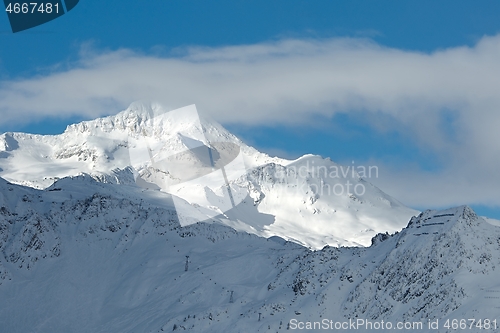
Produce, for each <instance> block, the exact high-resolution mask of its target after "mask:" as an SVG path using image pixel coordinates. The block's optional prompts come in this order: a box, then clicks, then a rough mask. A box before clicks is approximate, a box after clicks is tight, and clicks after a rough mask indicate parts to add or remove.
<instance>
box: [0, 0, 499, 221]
mask: <svg viewBox="0 0 500 333" xmlns="http://www.w3.org/2000/svg"><path fill="white" fill-rule="evenodd" d="M118 4H119V5H118ZM498 17H500V2H498V1H481V4H480V5H478V3H477V2H476V3H474V2H471V1H439V2H437V1H399V0H398V1H353V0H350V1H319V0H318V1H293V0H286V1H285V0H282V1H281V0H280V1H277V0H266V1H260V0H256V1H239V0H238V1H236V0H235V1H217V0H215V1H185V0H183V1H180V0H168V1H167V0H145V1H128V0H125V1H120V2H116V1H90V0H80V3H79V4H78V6H77V7H75V9H73V10H72V11H71V12H69V13H68V14H66V15H64V16H62V17H60V18H58V19H56V20H54V21H51V22H49V23H47V24H44V25H42V26H39V27H36V28H33V29H30V30H28V31H24V32H20V33H17V34H12V33H11V31H10V27H9V25H8V20H7V15H0V114H1V115H2V118H3V120H0V132H4V131H26V132H34V133H42V134H54V133H60V132H62V131H63V130H64V128H65V127H66V125H67V124H69V123H73V122H75V121H79V120H84V119H91V118H94V117H97V116H100V115H105V114H113V113H116V112H118V111H120V110H122V109H123V108H125V107H126V106H127V105H128V104H129V103H131V102H133V101H134V100H135V99H141V98H155V99H165V102H166V103H167V104H169V103H170V104H169V105H170V106H172V107H177V106H183V105H185V104H191V103H196V104H197V106H198V108H199V109H201V110H202V111H206V112H207V113H209V114H211V115H212V116H213V117H214V118H215V119H216V120H217V121H219V122H221V123H222V124H223V125H225V126H226V127H227V128H228V129H230V130H231V131H232V132H234V133H235V134H237V135H238V136H240V137H241V138H242V139H243V140H244V141H246V142H247V143H249V144H251V145H254V146H256V147H257V148H258V149H260V150H263V151H266V152H269V153H271V154H278V155H281V156H284V157H297V156H300V155H302V154H305V153H314V154H320V155H322V156H324V157H327V156H328V157H331V158H332V160H334V161H338V162H342V163H349V164H350V163H351V162H352V161H355V163H356V164H370V165H374V164H376V165H379V166H380V170H381V176H380V179H372V180H371V181H373V182H374V183H375V184H376V185H379V186H380V187H381V188H382V189H383V190H385V191H386V192H388V193H389V194H392V195H393V196H395V197H396V198H398V199H400V200H401V201H403V202H404V203H406V204H408V205H410V206H412V207H415V208H418V209H424V208H434V207H447V206H452V205H459V204H470V205H471V206H473V207H474V208H475V209H476V210H477V211H478V212H479V213H480V214H485V215H489V216H492V217H496V218H500V208H499V206H500V195H498V192H499V191H498V188H500V176H499V175H497V173H498V172H496V170H498V167H499V166H500V159H499V158H497V157H496V156H499V155H500V154H499V153H500V148H499V147H498V142H500V141H499V140H498V139H499V137H498V134H496V133H497V132H500V131H497V128H498V127H497V126H498V125H500V119H499V117H498V116H497V115H496V114H497V113H498V112H497V110H498V108H500V102H499V101H497V99H496V97H495V92H494V91H493V90H491V87H495V86H498V85H496V84H497V83H498V79H497V77H498V75H496V74H497V72H498V69H499V68H500V60H497V59H498V57H497V56H498V55H499V54H500V52H499V51H498V50H499V45H500V40H499V38H498V37H497V34H498V33H499V32H500V20H498ZM157 69H161V70H157ZM316 72H317V73H318V74H317V75H315V74H314V73H316ZM311 73H312V74H311ZM220 77H228V78H229V79H228V80H227V82H226V81H224V80H222V79H220ZM100 82H103V86H102V87H99V86H98V83H100ZM134 84H135V85H134ZM47 87H49V88H50V87H53V89H52V90H50V91H49V90H48V88H47ZM71 87H74V90H71ZM155 87H156V88H155ZM490 90H491V91H490ZM266 94H267V95H266Z"/></svg>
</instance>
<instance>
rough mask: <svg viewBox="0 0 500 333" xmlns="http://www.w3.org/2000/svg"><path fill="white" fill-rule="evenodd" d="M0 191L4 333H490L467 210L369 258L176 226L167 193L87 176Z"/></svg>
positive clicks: (489, 305)
mask: <svg viewBox="0 0 500 333" xmlns="http://www.w3.org/2000/svg"><path fill="white" fill-rule="evenodd" d="M0 193H1V195H0V205H1V207H2V208H1V209H0V323H1V326H0V328H1V329H0V330H1V331H2V332H12V333H16V332H39V333H45V332H46V333H49V332H50V333H52V332H75V333H78V332H96V333H98V332H106V333H114V332H120V333H124V332H171V331H190V332H284V331H287V329H292V328H294V326H293V325H296V324H297V323H298V322H299V321H300V322H304V323H307V322H311V323H314V322H320V323H321V321H322V320H324V319H327V320H328V321H330V320H331V321H332V322H334V323H335V322H347V321H348V320H349V319H351V320H358V319H363V320H370V321H371V322H372V323H373V322H377V321H378V322H379V323H380V321H381V320H384V322H385V323H387V322H391V323H394V325H395V324H396V323H397V322H402V321H404V322H405V323H422V324H423V329H422V330H414V331H419V332H431V331H432V332H451V331H452V330H448V329H446V328H444V325H445V323H446V320H447V319H461V318H475V319H482V320H483V322H484V320H485V319H488V320H490V321H492V320H495V319H496V320H497V329H496V330H493V329H489V330H486V331H491V332H495V331H496V332H498V331H499V329H498V325H499V324H500V323H499V322H498V321H499V320H500V317H499V314H500V309H499V305H498V304H499V303H498V299H499V297H500V295H499V293H500V284H499V282H498V269H499V265H500V251H499V250H500V228H499V227H496V226H493V225H491V224H489V223H486V222H485V221H484V220H483V219H482V218H480V217H478V216H477V215H476V214H475V213H474V212H473V211H472V210H471V209H470V208H469V207H467V206H462V207H457V208H453V209H448V210H444V211H425V212H423V213H421V214H420V215H418V216H417V217H414V218H412V219H411V220H410V221H409V223H408V225H407V227H406V228H404V229H403V230H402V231H401V232H399V233H397V234H395V235H388V234H385V233H384V234H378V235H377V236H376V237H374V238H373V240H372V243H373V245H371V246H370V247H368V248H360V247H354V248H336V247H325V248H324V249H322V250H319V251H311V250H308V249H306V248H303V247H301V246H299V245H297V244H295V243H293V242H286V241H285V240H283V239H281V238H278V237H271V238H269V239H264V238H261V237H257V236H255V235H252V234H248V233H244V232H237V231H235V230H234V229H232V228H228V227H227V226H224V225H223V224H222V223H223V221H222V218H221V219H219V218H214V219H213V220H212V223H206V222H205V223H196V224H191V225H188V226H185V227H182V226H181V225H180V224H179V220H178V218H177V214H176V210H175V207H174V204H173V200H172V197H171V196H170V195H169V194H166V193H163V192H160V191H147V190H144V189H142V188H139V187H137V186H133V185H124V184H112V183H103V182H97V181H96V180H95V179H93V178H92V177H90V176H85V175H82V176H79V177H76V178H65V179H62V180H60V181H58V182H56V183H55V184H54V185H53V186H51V187H49V188H47V189H45V190H36V189H33V188H28V187H22V186H19V185H14V184H11V183H8V182H6V181H4V180H2V179H0ZM169 198H170V199H169ZM187 256H188V257H187ZM186 260H187V267H186ZM436 319H437V320H439V325H440V326H439V329H438V330H430V329H428V327H427V325H428V322H429V320H431V321H435V320H436ZM357 328H358V329H357V331H362V332H363V331H366V332H370V331H373V330H370V329H366V327H365V326H361V327H357ZM310 331H322V330H319V329H316V330H310ZM381 331H388V330H381ZM481 331H483V330H481Z"/></svg>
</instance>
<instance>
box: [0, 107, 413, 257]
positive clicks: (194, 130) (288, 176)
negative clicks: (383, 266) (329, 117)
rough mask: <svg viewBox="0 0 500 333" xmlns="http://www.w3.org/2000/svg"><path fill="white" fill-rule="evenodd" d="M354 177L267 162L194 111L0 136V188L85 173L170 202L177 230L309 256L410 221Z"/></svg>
mask: <svg viewBox="0 0 500 333" xmlns="http://www.w3.org/2000/svg"><path fill="white" fill-rule="evenodd" d="M356 171H357V170H355V169H354V166H340V165H337V164H336V163H334V162H332V161H330V160H329V159H323V158H321V157H319V156H314V155H306V156H303V157H301V158H299V159H298V160H295V161H289V160H284V159H280V158H276V157H274V158H272V157H269V156H267V155H266V154H263V153H260V152H258V151H257V150H255V149H254V148H251V147H249V146H247V145H245V144H244V143H243V142H241V140H239V139H238V138H236V137H235V136H234V135H232V134H231V133H229V132H228V131H226V130H225V129H224V128H223V127H222V126H221V125H219V124H217V123H216V122H214V121H210V120H208V119H206V118H204V117H201V116H200V115H199V114H198V112H197V110H196V108H195V107H194V106H188V107H185V108H182V109H178V110H174V111H170V112H166V110H165V109H163V108H162V107H161V106H159V105H156V104H152V105H146V104H141V103H134V104H132V105H131V106H130V107H129V108H128V109H127V110H125V111H123V112H120V113H118V114H117V115H115V116H109V117H105V118H99V119H96V120H92V121H85V122H81V123H79V124H74V125H70V126H68V128H67V129H66V131H65V132H64V133H63V134H61V135H54V136H41V135H31V134H24V133H4V134H2V135H1V136H0V176H1V177H3V178H5V179H7V180H8V181H10V182H13V183H17V184H22V185H27V186H31V187H34V188H38V189H44V188H47V187H48V186H51V185H52V184H53V183H54V181H56V180H58V179H60V178H64V177H66V176H76V175H79V174H82V173H86V174H89V175H92V176H93V177H94V178H95V179H98V180H99V181H101V182H112V183H119V184H127V185H130V186H134V185H135V186H139V187H142V188H144V189H149V190H150V191H157V190H161V191H162V192H166V193H171V194H173V195H174V196H173V197H172V201H173V203H174V206H175V207H176V209H177V212H178V216H179V219H180V222H181V224H182V225H186V224H188V223H193V222H195V221H203V220H211V219H213V218H215V217H217V218H218V219H219V220H220V221H222V223H224V224H226V225H228V226H231V227H232V228H234V229H236V230H240V231H245V232H250V233H253V234H256V235H259V236H264V237H271V236H280V237H282V238H284V239H287V240H293V241H295V242H297V243H300V244H303V245H305V246H308V247H311V248H315V249H320V248H322V247H323V246H325V245H333V246H368V245H369V244H370V239H371V238H372V237H373V236H374V235H375V234H377V233H380V232H390V233H393V232H396V231H398V230H401V228H403V227H404V226H405V225H406V222H407V221H408V219H409V218H410V217H411V216H413V215H415V214H417V213H418V212H416V211H415V210H412V209H409V208H408V207H405V206H404V205H402V204H401V203H399V202H398V201H397V200H395V199H394V198H392V197H390V196H388V195H387V194H385V193H383V192H382V191H380V190H379V189H378V188H376V187H375V186H373V185H372V184H370V183H369V182H368V181H367V180H366V179H364V178H363V177H362V176H363V175H359V174H358V173H357V172H356ZM178 199H179V200H178ZM192 211H193V212H192ZM193 214H195V215H196V214H198V215H197V216H198V220H196V218H192V216H193ZM184 216H191V218H186V219H184Z"/></svg>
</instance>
